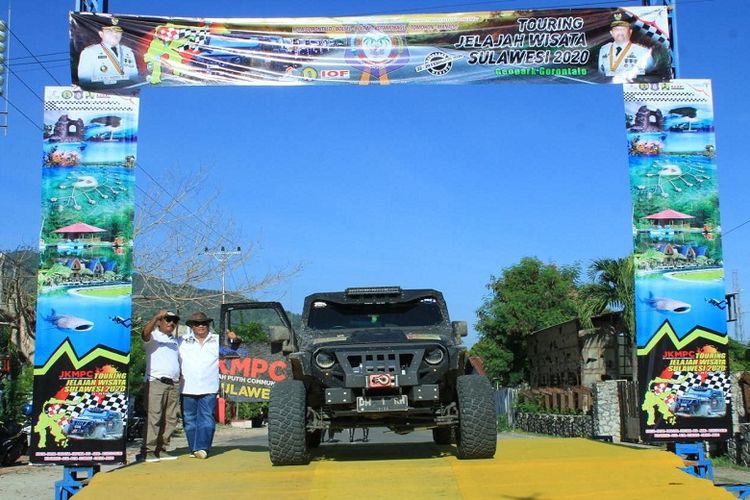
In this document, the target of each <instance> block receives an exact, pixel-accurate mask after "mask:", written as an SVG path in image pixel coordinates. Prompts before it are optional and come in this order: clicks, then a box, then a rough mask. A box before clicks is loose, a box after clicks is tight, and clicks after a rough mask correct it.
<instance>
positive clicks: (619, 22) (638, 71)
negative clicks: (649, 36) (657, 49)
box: [599, 12, 654, 83]
mask: <svg viewBox="0 0 750 500" xmlns="http://www.w3.org/2000/svg"><path fill="white" fill-rule="evenodd" d="M610 28H611V29H610V31H609V33H610V34H611V35H612V41H611V42H609V43H605V44H604V45H602V48H601V49H599V72H600V73H601V74H603V75H605V76H611V77H612V81H613V82H615V83H626V82H632V81H633V80H635V78H636V77H637V76H639V75H644V74H646V71H648V70H650V69H651V67H652V66H653V64H654V60H653V57H652V55H651V49H648V48H646V47H644V46H642V45H638V44H635V43H633V42H631V41H630V37H631V36H632V35H633V29H632V27H631V26H630V23H629V22H628V21H626V20H625V19H624V17H623V14H622V13H621V12H616V13H615V14H614V18H613V21H612V24H610Z"/></svg>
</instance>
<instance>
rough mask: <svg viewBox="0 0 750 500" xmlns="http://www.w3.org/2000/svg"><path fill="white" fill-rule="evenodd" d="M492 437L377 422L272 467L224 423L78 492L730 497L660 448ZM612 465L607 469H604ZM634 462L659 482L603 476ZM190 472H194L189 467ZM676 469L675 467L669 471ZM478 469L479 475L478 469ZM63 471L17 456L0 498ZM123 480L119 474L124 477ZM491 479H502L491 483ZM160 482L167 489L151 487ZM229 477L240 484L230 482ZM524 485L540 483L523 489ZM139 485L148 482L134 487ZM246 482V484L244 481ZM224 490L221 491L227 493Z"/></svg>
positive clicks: (261, 448) (45, 486) (44, 492)
mask: <svg viewBox="0 0 750 500" xmlns="http://www.w3.org/2000/svg"><path fill="white" fill-rule="evenodd" d="M498 437H499V439H500V443H499V451H498V455H497V457H496V458H495V459H494V460H493V461H484V460H480V461H459V460H456V459H455V456H454V455H455V454H454V451H453V448H452V447H440V446H435V445H434V444H433V443H432V436H431V433H429V432H415V433H412V434H408V435H405V436H399V435H396V434H394V433H391V432H387V431H384V430H382V429H373V430H372V431H371V432H370V435H369V438H370V439H369V442H368V443H363V442H362V431H361V430H358V431H356V433H355V441H354V442H353V443H350V442H349V435H348V433H340V434H337V435H336V436H335V439H334V441H332V442H324V443H323V444H322V445H321V446H320V448H319V449H318V450H317V451H316V453H315V455H314V459H313V463H312V464H311V465H310V466H307V467H271V466H270V464H269V462H268V454H267V449H266V442H267V435H266V429H237V428H232V427H220V428H219V429H218V431H217V434H216V439H215V450H214V453H212V456H211V457H210V458H209V459H208V460H206V461H198V460H195V459H190V458H188V457H187V456H186V455H185V454H184V452H185V451H186V450H185V446H186V442H185V440H184V438H176V439H174V440H173V444H174V445H175V446H176V448H177V450H176V451H177V452H178V454H180V453H181V454H182V456H181V457H180V459H178V460H176V461H173V462H162V463H158V464H134V465H129V466H126V467H124V468H121V469H120V470H118V471H117V472H115V473H109V474H100V475H98V476H97V479H96V481H95V482H94V484H93V485H92V486H91V487H88V488H86V489H85V490H84V491H83V492H82V494H79V495H77V496H76V498H80V500H84V497H91V498H103V497H104V496H106V497H107V498H108V500H113V499H114V498H119V497H123V498H124V497H128V498H129V499H132V498H140V497H143V498H149V497H155V496H162V497H166V498H170V497H172V496H178V495H177V494H178V493H179V496H180V497H181V498H192V497H198V496H200V494H199V493H198V490H195V489H194V488H193V487H192V486H189V485H190V484H191V483H190V482H189V478H191V477H193V476H195V477H204V476H203V474H205V473H206V472H208V471H211V470H213V471H215V472H216V474H217V475H216V485H219V486H220V488H221V492H222V493H224V494H226V495H234V496H240V497H243V496H246V495H245V493H247V492H248V491H255V492H256V493H260V492H261V491H262V492H263V493H264V494H263V495H261V496H257V494H256V495H254V496H255V497H256V498H270V497H271V496H276V497H280V498H285V497H290V496H291V497H302V498H335V495H332V494H331V492H335V491H339V490H340V489H343V490H345V491H348V492H349V493H348V494H347V495H349V494H350V493H351V491H352V488H355V489H356V488H361V487H364V486H365V485H366V484H367V482H373V483H374V484H375V485H376V487H379V488H380V489H381V490H383V488H384V484H382V483H381V482H383V481H385V482H386V483H387V487H386V488H385V489H386V490H388V489H389V488H392V487H393V488H396V487H398V488H399V489H398V490H397V491H396V497H400V498H401V497H404V495H405V494H406V492H408V491H409V488H410V487H413V486H414V485H418V486H419V489H418V492H419V493H421V494H417V497H422V498H428V497H429V496H430V495H432V497H433V498H434V497H444V498H460V497H463V498H488V497H493V496H496V495H492V494H487V492H488V491H492V492H498V493H499V492H501V491H505V490H503V488H504V487H508V484H507V483H508V482H510V483H514V484H515V483H518V484H516V485H515V486H514V488H516V489H511V490H507V493H508V495H510V496H514V497H516V498H519V497H527V498H540V499H541V498H561V497H563V496H570V497H575V496H576V494H575V493H571V492H568V493H567V494H564V492H566V491H567V490H566V488H567V487H568V486H569V485H578V487H581V485H583V486H582V487H583V488H584V490H583V491H584V492H587V493H588V494H589V495H591V494H594V492H595V491H600V492H601V494H602V495H606V496H597V495H596V494H594V497H597V498H612V496H611V495H615V497H617V496H619V494H625V493H627V494H628V495H633V496H635V495H637V494H645V493H649V494H656V492H658V494H659V496H660V497H663V498H680V500H685V499H687V498H731V497H727V496H725V495H724V494H723V493H724V492H723V490H720V489H718V488H712V487H710V488H708V489H705V487H706V486H710V484H709V483H708V482H706V481H702V480H697V479H696V480H694V479H693V478H691V477H690V476H688V475H686V474H684V473H682V472H679V471H676V469H675V467H676V465H675V463H673V462H674V460H675V459H676V457H674V455H671V454H668V453H666V452H664V453H662V452H657V451H654V450H633V449H630V448H625V447H621V446H610V445H602V444H600V443H595V442H590V441H586V440H566V439H550V438H540V437H539V436H534V435H530V434H522V433H501V434H500V435H499V436H498ZM138 446H139V445H138V444H137V443H134V444H132V445H131V446H130V447H129V448H128V456H129V459H130V460H133V459H134V457H135V454H136V453H137V451H138ZM644 452H645V453H644ZM623 453H625V454H623ZM628 453H629V454H630V455H629V454H628ZM633 454H635V455H633ZM610 467H612V468H613V470H612V471H610V472H607V471H608V468H610ZM649 467H651V469H650V470H649ZM631 468H634V470H633V471H632V472H633V473H634V474H645V476H646V479H647V478H648V477H653V476H661V479H660V483H659V484H657V485H650V486H649V484H648V483H644V482H643V481H645V480H646V479H644V478H639V479H632V478H631V482H630V483H628V482H627V481H625V483H624V485H621V486H617V487H616V488H617V489H615V490H612V489H611V488H612V486H613V485H612V484H609V483H610V482H611V481H615V483H614V484H619V482H620V481H621V480H625V479H626V478H628V477H631V476H629V475H628V474H629V471H630V469H631ZM113 469H116V467H107V468H103V472H106V471H112V470H113ZM193 471H196V472H197V474H193ZM592 471H595V472H592ZM673 472H677V474H676V475H674V476H673V475H672V473H673ZM155 473H156V474H155ZM480 473H481V474H482V476H481V477H479V478H478V477H476V475H477V474H480ZM664 474H667V475H666V476H665V475H664ZM608 476H609V477H608ZM716 476H717V482H723V483H727V482H745V483H750V471H747V472H745V471H734V470H733V469H729V468H719V469H717V471H716ZM61 477H62V467H60V466H31V465H23V464H21V465H17V466H13V467H8V468H2V469H0V498H13V499H16V498H18V499H42V498H54V482H55V481H57V480H59V479H61ZM164 477H172V478H177V477H179V478H180V481H177V484H183V483H184V485H185V486H184V488H188V489H184V488H183V487H180V488H179V489H178V490H175V489H174V484H172V483H171V482H169V481H167V482H165V481H164V480H163V478H164ZM602 477H604V478H605V479H607V481H604V482H603V483H602V482H601V481H599V480H597V479H596V478H602ZM636 477H639V476H636ZM274 478H276V479H274ZM428 478H430V479H429V480H428ZM436 478H437V479H436ZM610 478H611V481H610ZM669 478H671V479H669ZM100 479H101V480H100ZM120 480H122V481H124V482H123V483H121V482H120ZM152 481H156V486H154V485H152V484H151V482H152ZM670 481H671V482H672V483H673V484H671V485H669V484H667V486H664V484H665V482H666V483H669V482H670ZM696 481H697V482H696ZM475 482H477V483H478V484H479V485H480V488H479V489H478V490H477V489H476V488H477V487H475V486H472V485H473V484H474V483H475ZM493 482H497V483H498V484H496V485H495V486H493ZM537 483H538V484H537ZM550 484H552V485H554V489H553V490H549V491H548V490H545V489H544V488H545V485H550ZM118 485H119V486H118ZM123 485H124V486H123ZM134 485H135V486H134ZM159 485H162V486H165V487H166V489H165V490H164V491H162V492H160V493H159V495H157V493H158V492H159V490H158V487H159ZM233 485H235V487H237V486H238V485H239V486H241V487H239V489H237V490H236V491H232V490H231V488H232V487H233ZM242 485H245V486H242ZM248 485H251V486H248ZM529 485H535V486H538V488H532V489H528V486H529ZM134 487H135V488H136V489H133V488H134ZM139 487H140V488H145V489H141V490H139V489H137V488H139ZM245 487H247V488H249V490H247V489H243V488H245ZM154 488H156V489H154ZM226 488H229V489H228V490H227V489H226ZM264 488H265V489H264ZM279 488H281V489H279ZM285 488H286V489H285ZM586 488H588V489H586ZM633 488H635V489H633ZM649 488H650V489H649ZM597 489H598V490H597ZM545 491H546V492H547V495H546V494H545ZM326 492H328V493H326ZM217 493H219V492H218V491H217ZM381 493H386V491H381ZM428 493H429V495H427V494H428ZM579 493H580V492H579ZM528 495H531V496H528ZM696 495H697V496H696ZM706 495H708V496H706ZM220 496H221V497H223V494H222V495H220ZM379 496H380V495H379ZM386 496H387V495H386ZM496 497H498V498H500V497H501V496H496ZM215 498H219V497H216V496H215ZM506 498H508V496H506ZM592 498H593V497H592Z"/></svg>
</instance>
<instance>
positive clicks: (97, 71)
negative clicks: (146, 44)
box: [78, 17, 138, 87]
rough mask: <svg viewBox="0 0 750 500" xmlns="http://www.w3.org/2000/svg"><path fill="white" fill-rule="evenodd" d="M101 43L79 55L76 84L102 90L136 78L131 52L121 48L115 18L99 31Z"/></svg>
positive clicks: (127, 48) (91, 46)
mask: <svg viewBox="0 0 750 500" xmlns="http://www.w3.org/2000/svg"><path fill="white" fill-rule="evenodd" d="M99 37H100V38H101V42H100V43H97V44H94V45H89V46H88V47H86V48H85V49H83V50H82V51H81V56H80V58H79V60H78V82H79V83H84V84H98V85H101V86H102V87H106V86H110V85H115V84H117V83H118V82H127V81H128V80H136V79H137V78H138V66H137V64H136V62H135V55H134V54H133V51H132V50H131V49H130V48H129V47H126V46H124V45H121V44H120V41H121V40H122V28H121V27H120V26H118V20H117V19H116V18H114V17H110V18H107V24H105V25H104V26H102V27H101V29H100V30H99Z"/></svg>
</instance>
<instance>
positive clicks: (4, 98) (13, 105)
mask: <svg viewBox="0 0 750 500" xmlns="http://www.w3.org/2000/svg"><path fill="white" fill-rule="evenodd" d="M0 97H2V98H3V100H4V101H5V102H7V103H8V104H9V105H10V106H11V107H12V108H13V109H15V110H16V111H18V112H19V113H21V116H23V117H24V118H26V119H27V120H28V121H29V123H31V124H32V125H33V126H34V127H35V128H38V129H39V130H40V131H41V132H44V128H42V127H40V126H39V124H38V123H37V122H35V121H34V120H32V119H31V118H29V116H28V115H27V114H26V113H24V112H23V111H21V109H20V108H19V107H18V106H16V105H15V104H13V103H12V102H10V101H9V100H8V99H7V98H6V97H5V96H4V95H0Z"/></svg>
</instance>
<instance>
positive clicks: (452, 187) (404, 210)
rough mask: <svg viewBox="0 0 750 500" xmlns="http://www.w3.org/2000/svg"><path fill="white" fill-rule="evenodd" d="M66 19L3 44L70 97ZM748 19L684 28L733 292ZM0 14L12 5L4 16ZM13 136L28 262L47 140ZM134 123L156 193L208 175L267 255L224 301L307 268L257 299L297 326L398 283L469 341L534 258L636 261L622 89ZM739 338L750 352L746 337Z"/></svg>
mask: <svg viewBox="0 0 750 500" xmlns="http://www.w3.org/2000/svg"><path fill="white" fill-rule="evenodd" d="M73 4H74V2H73V1H72V0H70V1H55V2H45V3H40V2H20V1H18V0H16V1H15V2H13V6H12V7H13V10H12V19H11V23H12V24H11V29H12V30H13V32H14V33H15V34H16V35H17V37H18V38H19V39H20V40H21V42H22V43H23V45H25V46H26V47H28V49H29V50H30V51H31V52H33V53H34V54H37V55H41V54H53V55H49V56H45V57H43V58H42V59H43V60H45V61H55V62H49V63H46V64H45V66H46V67H47V68H48V71H49V72H50V73H51V74H52V75H54V77H55V78H56V79H57V80H58V81H59V82H60V83H61V84H69V83H70V71H69V68H68V66H67V65H66V63H65V62H64V61H63V60H62V59H64V58H65V57H67V56H66V55H65V54H64V53H63V52H64V51H66V50H67V49H68V24H67V11H68V9H69V8H71V7H72V5H73ZM639 4H640V2H639V1H633V2H629V3H617V2H592V3H588V4H586V3H583V2H580V1H564V0H557V1H541V0H523V1H494V2H460V3H450V2H445V1H442V2H415V1H400V2H392V1H388V2H380V3H378V4H375V3H373V2H363V1H357V0H349V1H328V2H325V3H322V4H321V3H312V2H301V1H286V0H277V1H273V2H259V1H252V2H237V1H223V0H214V1H212V2H197V1H180V2H178V1H171V0H164V1H160V2H153V1H150V2H146V1H139V0H129V1H127V2H125V1H124V0H120V1H118V0H110V11H111V12H112V13H123V14H142V15H160V16H183V17H304V16H344V15H376V14H392V13H422V12H461V11H464V12H469V11H485V10H501V9H514V8H515V9H518V8H553V7H554V8H567V7H584V6H616V5H622V6H628V5H639ZM743 6H744V4H742V3H740V0H725V1H722V2H718V1H705V0H682V1H680V2H678V10H677V36H678V44H679V63H680V67H679V69H680V74H679V76H680V77H682V78H709V79H712V80H713V90H714V109H715V116H716V132H717V152H718V155H717V162H718V167H719V183H720V196H721V216H722V228H723V230H724V232H725V233H728V234H725V236H724V262H725V269H726V272H727V287H728V288H729V289H731V285H732V273H733V271H735V270H736V271H737V273H738V276H739V280H740V283H741V284H744V286H745V287H746V288H747V287H750V252H749V251H748V248H749V247H750V223H749V222H748V221H749V220H750V203H749V202H748V194H747V193H748V188H750V182H748V176H747V174H746V172H745V165H746V163H747V160H746V159H747V158H748V156H750V143H749V142H748V140H747V136H748V135H747V131H746V130H745V129H743V123H748V121H749V120H748V118H749V116H748V114H749V113H748V106H747V98H743V97H742V96H743V95H745V86H746V82H747V80H748V77H750V74H749V73H750V69H749V68H750V65H748V64H747V63H746V62H745V57H744V56H743V55H742V54H744V51H745V49H744V48H742V45H741V44H742V43H743V42H746V41H747V40H746V34H745V33H746V26H745V24H746V22H745V17H744V16H742V15H740V12H741V11H740V8H741V7H743ZM5 12H7V0H3V1H2V2H0V17H3V18H5V17H6V14H5ZM54 53H58V54H54ZM28 55H29V53H28V52H26V50H25V49H24V48H23V46H22V44H21V43H20V42H19V41H18V40H17V39H16V38H13V39H12V40H11V54H10V57H11V67H12V68H14V71H16V72H17V74H18V75H19V76H20V78H21V79H22V80H23V83H22V82H21V81H20V80H19V79H18V78H16V77H14V76H11V77H10V85H11V88H10V94H9V99H10V101H11V102H12V103H13V104H14V105H15V106H16V107H18V108H19V109H20V110H21V111H22V112H23V113H25V114H26V115H28V117H29V118H31V119H32V120H33V121H35V122H37V123H41V120H42V103H41V102H40V100H39V99H38V98H37V97H36V96H35V95H34V94H33V93H32V92H31V91H30V90H29V89H28V88H26V85H28V87H30V88H31V89H32V90H33V91H34V92H35V93H36V94H38V95H42V93H43V87H44V86H45V85H55V81H54V79H53V77H52V76H50V75H49V74H48V73H47V72H46V71H45V70H44V69H42V68H40V67H39V66H38V65H34V64H23V65H21V64H20V63H27V62H30V61H31V60H30V59H28V58H27V59H17V58H21V57H26V56H28ZM24 83H25V85H24ZM9 119H10V125H11V126H10V129H9V131H8V134H7V136H5V137H2V136H0V175H1V176H0V183H1V184H2V186H3V187H4V189H5V192H4V196H2V197H0V213H3V214H4V215H5V224H2V225H0V248H4V249H12V248H15V247H17V246H19V245H24V244H25V245H32V246H33V245H35V244H36V242H37V239H38V232H39V225H40V213H39V196H40V186H39V184H40V170H41V164H40V157H41V146H42V144H41V133H40V131H39V130H38V128H35V126H34V125H33V124H32V123H30V122H29V121H27V120H26V118H24V117H23V116H21V114H20V112H19V111H17V110H15V109H13V108H11V109H10V117H9ZM140 120H141V121H140V133H139V145H138V161H139V163H140V165H141V167H142V168H143V169H144V170H145V171H146V172H148V173H149V174H151V175H153V176H155V177H157V178H159V177H160V175H162V173H163V172H165V171H166V170H168V169H185V170H186V171H194V170H196V169H197V168H198V167H200V166H204V167H207V168H208V169H210V171H211V175H210V179H211V184H212V186H216V187H220V188H221V189H222V196H221V198H220V202H221V208H222V209H223V210H225V211H226V212H229V213H232V214H233V216H234V218H235V220H236V221H237V223H238V224H239V226H240V227H241V237H240V238H238V239H237V241H236V242H233V243H236V244H239V245H242V246H244V247H248V246H250V244H252V243H256V244H257V254H256V256H255V258H254V259H253V260H251V261H250V263H249V265H248V267H247V269H245V270H235V271H233V272H232V273H230V275H229V276H228V279H227V283H228V286H229V287H231V285H232V283H233V282H235V281H236V280H239V279H240V278H241V277H242V276H244V275H245V273H247V274H249V275H262V274H265V273H266V272H268V271H272V270H274V269H277V268H279V267H282V266H288V265H294V264H296V263H298V262H302V263H303V264H304V270H303V271H302V273H300V274H299V275H298V276H296V277H295V278H293V279H292V280H290V281H288V282H286V283H284V284H282V285H280V286H277V287H275V288H274V289H271V290H267V291H266V292H265V293H263V294H262V296H259V297H258V298H260V299H264V300H277V299H278V300H281V301H282V302H283V303H284V305H285V306H286V307H287V308H288V309H290V310H292V311H296V312H299V311H300V310H301V307H302V300H303V298H304V296H305V295H307V294H309V293H312V292H314V291H321V290H325V291H328V290H339V289H343V288H345V287H347V286H358V285H378V284H387V285H390V284H399V285H401V286H403V287H410V288H412V287H413V288H423V287H424V288H437V289H440V290H442V291H443V292H444V293H445V295H446V298H447V300H448V303H449V307H450V310H451V315H452V319H464V320H467V321H468V322H469V324H470V325H472V324H473V323H475V322H476V316H475V310H476V309H477V308H478V307H479V305H480V304H481V301H482V299H483V297H484V296H485V294H486V284H487V283H488V281H489V280H490V277H491V276H492V275H499V274H500V272H501V270H502V269H503V268H504V267H507V266H510V265H513V264H515V263H516V262H518V260H519V259H520V258H521V257H523V256H526V255H531V256H536V257H539V258H540V259H542V260H544V261H554V262H556V263H559V264H572V263H575V262H580V263H582V264H583V265H586V264H588V263H589V262H590V261H591V259H594V258H601V257H621V256H624V255H626V254H628V253H629V252H630V251H631V248H632V235H631V202H630V195H629V186H628V182H629V181H628V172H627V165H628V164H627V156H626V141H625V131H624V127H623V122H624V120H623V102H622V94H621V87H619V86H617V85H583V84H581V85H542V84H538V85H530V84H510V85H473V86H469V85H454V86H438V85H436V86H427V85H413V86H409V85H402V86H389V87H378V86H368V87H357V86H352V87H304V88H273V87H257V88H248V87H234V88H229V87H225V88H222V87H204V88H197V87H196V88H156V89H148V90H146V91H144V92H143V93H142V95H141V119H140ZM136 175H137V176H138V177H140V178H141V179H143V180H146V176H145V175H144V173H143V172H139V171H138V170H136ZM743 224H744V225H743ZM186 230H188V229H186ZM136 243H137V242H136ZM218 244H222V243H221V242H217V245H218ZM230 245H231V244H230ZM213 285H214V286H216V287H218V286H219V280H218V277H217V280H216V283H214V284H213ZM744 303H745V304H746V305H745V308H746V309H747V310H750V302H748V301H747V299H746V300H745V301H744ZM744 319H745V323H748V321H750V316H748V315H747V314H746V315H745V318H744ZM745 330H746V334H745V337H746V338H747V337H750V325H746V327H745ZM472 335H473V334H472ZM470 341H473V338H472V339H471V340H470Z"/></svg>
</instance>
